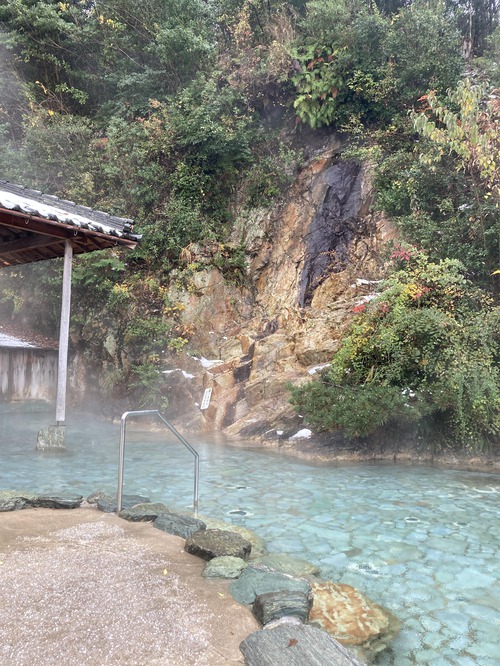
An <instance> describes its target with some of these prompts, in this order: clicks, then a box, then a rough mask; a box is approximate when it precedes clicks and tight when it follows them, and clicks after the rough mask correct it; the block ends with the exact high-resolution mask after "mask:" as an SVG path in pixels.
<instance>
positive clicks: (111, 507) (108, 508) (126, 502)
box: [96, 495, 149, 513]
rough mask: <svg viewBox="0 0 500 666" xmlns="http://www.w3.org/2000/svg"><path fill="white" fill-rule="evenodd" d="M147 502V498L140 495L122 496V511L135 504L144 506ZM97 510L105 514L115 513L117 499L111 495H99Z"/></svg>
mask: <svg viewBox="0 0 500 666" xmlns="http://www.w3.org/2000/svg"><path fill="white" fill-rule="evenodd" d="M145 502H149V497H143V496H142V495H123V497H122V509H130V508H131V507H133V506H135V505H136V504H144V503H145ZM96 504H97V508H98V509H99V510H100V511H104V512H105V513H115V512H116V510H117V508H118V503H117V498H116V497H113V496H112V495H101V497H99V499H98V500H97V502H96Z"/></svg>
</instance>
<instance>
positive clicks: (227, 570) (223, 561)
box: [203, 555, 248, 578]
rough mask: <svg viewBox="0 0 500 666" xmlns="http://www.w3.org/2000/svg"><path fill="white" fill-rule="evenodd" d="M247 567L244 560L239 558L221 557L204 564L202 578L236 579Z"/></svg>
mask: <svg viewBox="0 0 500 666" xmlns="http://www.w3.org/2000/svg"><path fill="white" fill-rule="evenodd" d="M247 566H248V564H247V563H246V562H245V560H242V559H241V557H233V556H232V555H222V556H221V557H214V558H213V559H212V560H210V561H209V562H207V563H206V565H205V568H204V569H203V577H204V578H238V577H239V576H240V574H241V572H242V571H243V569H245V568H246V567H247Z"/></svg>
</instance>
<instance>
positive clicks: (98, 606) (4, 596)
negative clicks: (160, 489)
mask: <svg viewBox="0 0 500 666" xmlns="http://www.w3.org/2000/svg"><path fill="white" fill-rule="evenodd" d="M203 566H204V562H203V561H201V560H200V559H198V558H196V557H194V556H192V555H189V554H188V553H186V552H185V551H184V540H183V539H180V538H179V537H175V536H171V535H168V534H166V533H164V532H162V531H160V530H158V529H156V528H154V527H153V526H152V525H151V524H149V523H129V522H127V521H124V520H121V519H119V518H117V517H116V516H115V515H111V514H104V513H102V512H100V511H98V510H97V509H94V508H80V509H74V510H51V509H25V510H22V511H12V512H8V513H0V664H2V666H35V665H36V666H55V664H57V665H58V666H66V665H67V666H69V665H70V664H71V666H74V665H75V664H79V665H81V666H104V665H107V664H113V665H120V666H131V665H134V666H160V665H161V666H163V665H167V666H184V665H186V666H226V665H229V664H243V663H244V659H243V656H242V654H241V652H240V650H239V645H240V643H241V641H242V640H243V639H244V638H245V637H246V636H247V635H249V634H250V633H252V632H253V631H256V630H257V629H258V628H259V627H258V625H257V622H256V621H255V619H254V618H253V616H252V614H251V612H250V611H249V610H248V609H246V608H245V607H243V606H241V605H239V604H237V603H236V602H235V601H234V600H233V599H232V597H231V596H230V595H229V593H228V583H227V582H226V581H222V580H215V581H214V580H206V579H204V578H202V576H201V572H202V570H203Z"/></svg>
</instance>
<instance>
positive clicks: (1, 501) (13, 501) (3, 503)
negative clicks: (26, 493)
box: [0, 497, 29, 513]
mask: <svg viewBox="0 0 500 666" xmlns="http://www.w3.org/2000/svg"><path fill="white" fill-rule="evenodd" d="M27 506H29V503H28V501H27V500H26V499H25V498H24V497H6V498H1V497H0V513H1V512H2V511H17V510H19V509H25V508H26V507H27Z"/></svg>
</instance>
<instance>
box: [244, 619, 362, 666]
mask: <svg viewBox="0 0 500 666" xmlns="http://www.w3.org/2000/svg"><path fill="white" fill-rule="evenodd" d="M240 650H241V652H242V653H243V656H244V657H245V664H246V666H305V665H306V664H307V666H326V665H327V664H328V666H364V664H363V662H361V661H360V660H359V659H358V658H357V657H356V656H355V655H354V654H352V653H351V652H350V651H349V650H347V649H346V648H345V647H343V646H342V645H340V643H338V642H337V641H336V640H335V639H334V638H332V637H331V636H329V635H328V634H327V633H325V632H324V631H321V629H317V628H316V627H311V626H310V625H306V624H301V623H292V622H283V623H280V624H279V625H278V626H275V627H273V628H270V629H263V630H262V631H256V632H255V633H253V634H250V636H247V638H245V640H244V641H243V642H242V643H241V645H240Z"/></svg>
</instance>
